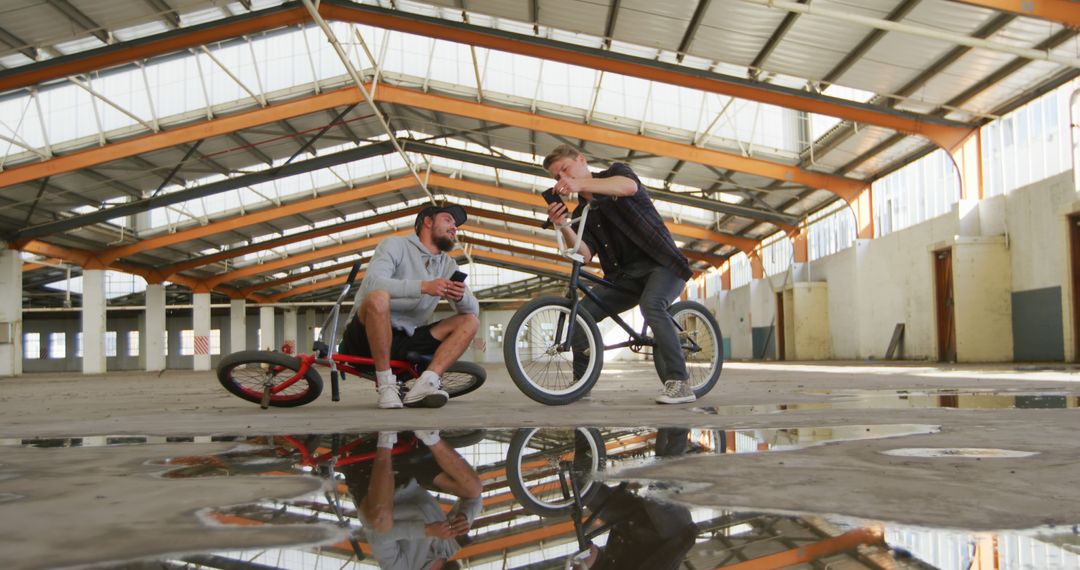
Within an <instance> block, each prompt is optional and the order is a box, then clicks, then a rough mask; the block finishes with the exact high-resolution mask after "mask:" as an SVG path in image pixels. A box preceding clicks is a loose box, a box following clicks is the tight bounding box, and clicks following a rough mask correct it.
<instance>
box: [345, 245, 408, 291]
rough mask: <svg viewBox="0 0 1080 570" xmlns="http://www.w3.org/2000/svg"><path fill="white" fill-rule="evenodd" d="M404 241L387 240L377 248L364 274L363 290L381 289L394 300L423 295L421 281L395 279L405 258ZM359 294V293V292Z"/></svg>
mask: <svg viewBox="0 0 1080 570" xmlns="http://www.w3.org/2000/svg"><path fill="white" fill-rule="evenodd" d="M404 246H405V244H404V240H400V239H392V238H391V239H385V240H383V241H382V242H380V243H379V245H378V246H377V247H376V248H375V253H373V254H372V256H371V262H369V263H368V266H367V272H366V273H365V274H364V282H363V284H362V289H363V290H365V291H374V290H378V289H381V290H383V291H386V292H387V293H389V294H390V297H391V298H394V299H415V298H419V297H420V295H421V285H422V284H423V281H421V280H420V279H395V278H394V271H395V270H396V269H397V266H398V264H399V263H401V261H402V259H403V258H404V257H405V247H404ZM358 294H359V292H358Z"/></svg>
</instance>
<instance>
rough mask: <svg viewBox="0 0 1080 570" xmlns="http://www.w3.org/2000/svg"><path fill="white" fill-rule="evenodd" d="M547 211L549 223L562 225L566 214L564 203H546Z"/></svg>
mask: <svg viewBox="0 0 1080 570" xmlns="http://www.w3.org/2000/svg"><path fill="white" fill-rule="evenodd" d="M547 211H548V219H549V220H551V223H553V224H555V225H556V226H562V225H563V224H565V223H566V217H567V214H566V205H565V204H560V203H558V202H554V203H552V204H548V207H547Z"/></svg>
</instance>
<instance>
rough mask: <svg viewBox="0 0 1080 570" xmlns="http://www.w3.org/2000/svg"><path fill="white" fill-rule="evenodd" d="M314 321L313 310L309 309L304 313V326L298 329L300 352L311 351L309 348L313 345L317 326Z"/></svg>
mask: <svg viewBox="0 0 1080 570" xmlns="http://www.w3.org/2000/svg"><path fill="white" fill-rule="evenodd" d="M315 319H316V316H315V309H310V308H309V309H306V310H305V311H304V325H303V326H302V327H300V348H301V349H302V352H307V351H309V350H311V347H312V346H313V345H314V344H315V327H317V326H319V323H317V322H316V321H315Z"/></svg>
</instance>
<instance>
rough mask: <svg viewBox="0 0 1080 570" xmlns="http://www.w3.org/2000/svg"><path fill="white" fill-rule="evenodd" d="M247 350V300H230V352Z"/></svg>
mask: <svg viewBox="0 0 1080 570" xmlns="http://www.w3.org/2000/svg"><path fill="white" fill-rule="evenodd" d="M241 350H247V301H245V300H243V299H233V300H231V301H229V352H240V351H241Z"/></svg>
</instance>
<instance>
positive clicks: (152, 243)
mask: <svg viewBox="0 0 1080 570" xmlns="http://www.w3.org/2000/svg"><path fill="white" fill-rule="evenodd" d="M415 185H416V179H414V178H413V177H411V176H409V177H400V178H394V179H391V180H386V181H381V182H376V183H374V184H370V185H367V186H362V187H359V188H353V189H350V190H344V191H341V192H335V193H333V194H327V195H324V196H319V197H318V198H314V199H303V200H299V201H296V202H293V203H291V204H285V205H281V206H277V207H273V208H267V209H265V210H260V211H258V212H253V213H250V214H245V215H243V216H235V217H231V218H228V219H225V220H221V221H218V222H213V223H210V224H206V225H205V226H197V227H193V228H189V229H186V230H181V231H178V232H176V233H171V234H170V233H166V234H162V235H159V236H155V237H152V238H147V239H144V240H140V241H138V242H135V243H131V244H127V245H121V246H118V247H114V248H111V249H107V250H105V251H104V252H102V253H101V254H100V255H99V256H98V259H100V260H102V261H103V262H106V263H108V262H110V261H112V260H114V259H119V258H121V257H127V256H129V255H132V254H135V253H141V252H145V251H150V250H153V249H158V248H162V247H168V246H171V245H176V244H178V243H182V242H185V241H190V240H194V239H199V238H204V237H207V236H212V235H215V234H220V233H224V232H228V231H231V230H236V229H239V228H244V227H248V226H253V225H255V224H261V223H265V222H270V221H273V220H279V219H281V218H285V217H288V216H294V215H297V214H302V213H305V212H310V211H313V210H321V209H324V208H332V207H334V206H338V205H340V204H344V203H346V202H352V201H354V200H366V199H368V198H372V197H374V196H378V195H380V194H385V193H387V192H394V191H396V190H401V189H403V188H408V187H410V186H415ZM409 211H412V212H413V213H416V212H415V210H409ZM391 215H393V214H385V215H383V216H377V217H378V218H380V219H379V220H375V219H372V222H371V223H377V222H378V221H382V218H385V217H386V216H391ZM397 215H404V213H400V214H397ZM357 221H358V222H359V221H362V220H357ZM208 263H212V262H208ZM178 265H180V264H178ZM196 267H197V266H196ZM187 268H189V267H185V269H187ZM177 271H182V269H181V270H177Z"/></svg>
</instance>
